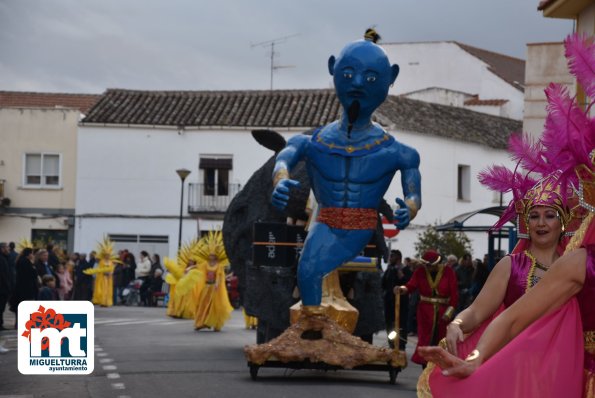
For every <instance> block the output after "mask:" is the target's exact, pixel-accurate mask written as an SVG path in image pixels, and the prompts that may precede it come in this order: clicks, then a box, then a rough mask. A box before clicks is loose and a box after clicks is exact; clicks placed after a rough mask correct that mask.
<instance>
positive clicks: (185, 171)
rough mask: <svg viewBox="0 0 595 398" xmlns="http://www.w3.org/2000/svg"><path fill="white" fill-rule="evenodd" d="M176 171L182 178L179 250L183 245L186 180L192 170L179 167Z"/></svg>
mask: <svg viewBox="0 0 595 398" xmlns="http://www.w3.org/2000/svg"><path fill="white" fill-rule="evenodd" d="M176 173H178V175H179V176H180V179H181V180H182V194H181V195H180V234H179V235H178V251H179V250H180V247H182V215H183V214H184V180H185V179H186V177H188V174H190V170H188V169H178V170H176Z"/></svg>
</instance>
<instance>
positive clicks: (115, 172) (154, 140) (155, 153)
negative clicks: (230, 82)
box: [75, 126, 295, 255]
mask: <svg viewBox="0 0 595 398" xmlns="http://www.w3.org/2000/svg"><path fill="white" fill-rule="evenodd" d="M293 134H295V133H288V132H285V133H284V135H285V136H286V138H288V137H289V136H291V135H293ZM201 154H233V171H232V173H231V178H230V182H232V183H240V184H242V185H243V184H245V183H246V181H248V179H249V178H250V176H251V175H252V173H254V171H256V170H257V169H258V168H259V167H260V166H262V164H263V163H264V162H265V161H266V160H267V159H268V158H269V157H270V156H272V155H273V153H272V152H271V151H270V150H268V149H266V148H264V147H262V146H261V145H259V144H258V143H257V142H256V141H255V140H254V139H253V138H252V135H251V133H250V130H235V131H229V130H226V131H217V130H187V131H186V132H184V133H183V134H178V132H177V130H166V129H144V128H143V129H141V128H107V127H91V126H81V127H80V129H79V141H78V170H77V171H78V173H77V184H78V185H77V194H76V214H77V223H76V227H75V250H79V251H87V252H88V251H90V250H91V248H94V247H95V246H96V242H97V241H99V240H100V239H101V238H102V236H103V235H104V234H114V233H115V234H145V235H168V236H169V243H170V255H173V254H174V253H175V251H176V250H177V242H178V228H179V212H180V186H181V183H180V178H179V177H178V175H177V174H176V169H179V168H187V169H189V170H191V171H192V173H191V174H190V175H189V176H188V177H187V179H186V182H185V190H184V218H185V220H184V225H183V233H182V235H183V240H187V239H190V238H192V237H194V236H196V234H197V228H198V225H197V224H198V223H197V220H196V219H192V218H191V216H190V215H189V214H188V213H187V202H186V201H187V199H188V184H189V183H196V182H200V181H201V178H202V176H201V175H200V173H199V169H198V163H199V157H200V155H201ZM106 216H109V217H110V218H105V217H106ZM147 216H148V217H152V218H147ZM209 223H211V224H212V223H213V222H210V221H207V220H201V223H200V225H201V226H200V228H201V229H205V228H204V226H205V225H207V224H208V225H210V224H209ZM215 224H217V222H215ZM218 224H220V222H219V223H218Z"/></svg>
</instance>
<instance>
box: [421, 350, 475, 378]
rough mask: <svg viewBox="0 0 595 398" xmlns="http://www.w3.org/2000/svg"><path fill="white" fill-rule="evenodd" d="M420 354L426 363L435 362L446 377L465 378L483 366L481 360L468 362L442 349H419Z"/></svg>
mask: <svg viewBox="0 0 595 398" xmlns="http://www.w3.org/2000/svg"><path fill="white" fill-rule="evenodd" d="M418 352H419V355H421V356H422V357H423V358H424V359H425V360H426V361H428V362H434V363H435V364H436V365H437V366H438V367H439V368H440V369H442V374H443V375H444V376H454V377H458V378H465V377H468V376H470V375H471V374H472V373H473V372H475V369H477V367H479V365H481V359H480V358H476V359H474V360H467V361H466V360H464V359H461V358H459V357H457V356H455V355H452V354H451V353H449V352H448V351H446V350H445V349H444V348H442V347H434V346H432V347H430V346H428V347H419V348H418Z"/></svg>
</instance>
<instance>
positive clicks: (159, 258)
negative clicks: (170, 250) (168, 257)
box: [153, 253, 161, 264]
mask: <svg viewBox="0 0 595 398" xmlns="http://www.w3.org/2000/svg"><path fill="white" fill-rule="evenodd" d="M153 257H155V263H157V264H161V257H160V256H159V254H157V253H155V254H153Z"/></svg>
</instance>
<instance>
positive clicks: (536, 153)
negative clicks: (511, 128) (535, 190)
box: [508, 134, 551, 174]
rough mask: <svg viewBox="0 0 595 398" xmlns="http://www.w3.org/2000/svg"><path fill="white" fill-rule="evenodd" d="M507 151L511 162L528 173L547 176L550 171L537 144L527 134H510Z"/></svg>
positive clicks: (539, 145) (549, 166) (540, 147)
mask: <svg viewBox="0 0 595 398" xmlns="http://www.w3.org/2000/svg"><path fill="white" fill-rule="evenodd" d="M508 151H509V152H510V155H511V158H512V160H514V161H515V162H517V163H519V164H520V165H521V167H522V168H523V169H525V170H527V171H530V172H536V173H540V174H547V173H549V172H550V171H551V165H550V164H548V163H547V162H546V161H545V159H544V156H543V155H542V152H543V149H542V146H541V144H540V143H539V142H533V141H532V140H531V137H530V136H529V135H528V134H512V135H511V136H510V138H509V139H508Z"/></svg>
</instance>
